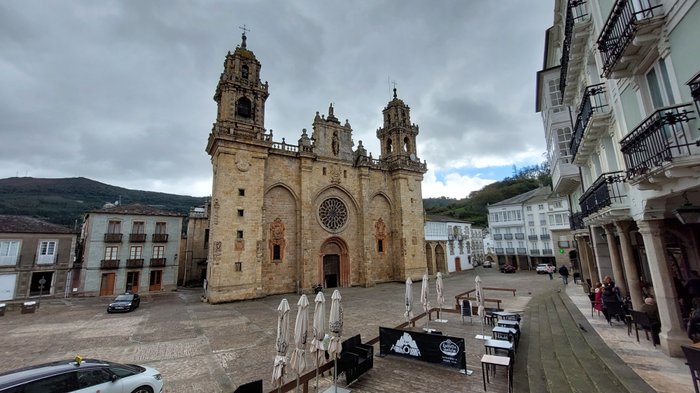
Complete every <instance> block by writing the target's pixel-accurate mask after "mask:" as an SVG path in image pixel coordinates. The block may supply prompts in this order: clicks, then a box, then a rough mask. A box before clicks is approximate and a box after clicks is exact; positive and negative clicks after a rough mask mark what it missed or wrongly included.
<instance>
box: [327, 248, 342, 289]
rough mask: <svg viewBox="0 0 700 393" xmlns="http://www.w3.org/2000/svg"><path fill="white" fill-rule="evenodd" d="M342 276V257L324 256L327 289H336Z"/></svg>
mask: <svg viewBox="0 0 700 393" xmlns="http://www.w3.org/2000/svg"><path fill="white" fill-rule="evenodd" d="M339 276H340V255H338V254H331V255H324V256H323V280H324V282H325V284H326V288H336V287H337V286H338V282H339Z"/></svg>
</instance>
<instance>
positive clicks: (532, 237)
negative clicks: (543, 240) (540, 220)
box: [527, 235, 537, 240]
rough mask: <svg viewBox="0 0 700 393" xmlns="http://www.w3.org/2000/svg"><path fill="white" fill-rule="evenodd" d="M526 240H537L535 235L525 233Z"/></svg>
mask: <svg viewBox="0 0 700 393" xmlns="http://www.w3.org/2000/svg"><path fill="white" fill-rule="evenodd" d="M527 240H537V235H527Z"/></svg>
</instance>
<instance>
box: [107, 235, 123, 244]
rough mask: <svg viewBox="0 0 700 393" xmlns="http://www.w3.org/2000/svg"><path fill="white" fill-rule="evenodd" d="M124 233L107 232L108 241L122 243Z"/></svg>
mask: <svg viewBox="0 0 700 393" xmlns="http://www.w3.org/2000/svg"><path fill="white" fill-rule="evenodd" d="M121 241H122V234H121V233H105V242H106V243H121Z"/></svg>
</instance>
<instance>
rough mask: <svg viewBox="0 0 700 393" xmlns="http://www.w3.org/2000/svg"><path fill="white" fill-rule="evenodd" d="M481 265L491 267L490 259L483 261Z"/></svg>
mask: <svg viewBox="0 0 700 393" xmlns="http://www.w3.org/2000/svg"><path fill="white" fill-rule="evenodd" d="M483 266H484V267H491V266H492V265H491V261H489V260H486V261H484V264H483Z"/></svg>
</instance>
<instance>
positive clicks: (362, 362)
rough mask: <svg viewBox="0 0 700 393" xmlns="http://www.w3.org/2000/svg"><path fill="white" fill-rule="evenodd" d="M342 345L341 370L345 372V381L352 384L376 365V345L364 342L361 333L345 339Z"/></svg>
mask: <svg viewBox="0 0 700 393" xmlns="http://www.w3.org/2000/svg"><path fill="white" fill-rule="evenodd" d="M342 346H343V350H342V352H341V353H340V364H339V365H338V366H339V372H345V381H346V383H347V384H350V383H352V382H354V381H356V380H357V379H358V378H359V377H360V375H362V374H364V373H366V372H367V371H369V370H370V369H371V368H372V367H374V347H373V346H371V345H367V344H363V343H362V338H361V337H360V335H359V334H358V335H356V336H352V337H350V338H348V339H347V340H345V341H343V344H342Z"/></svg>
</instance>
